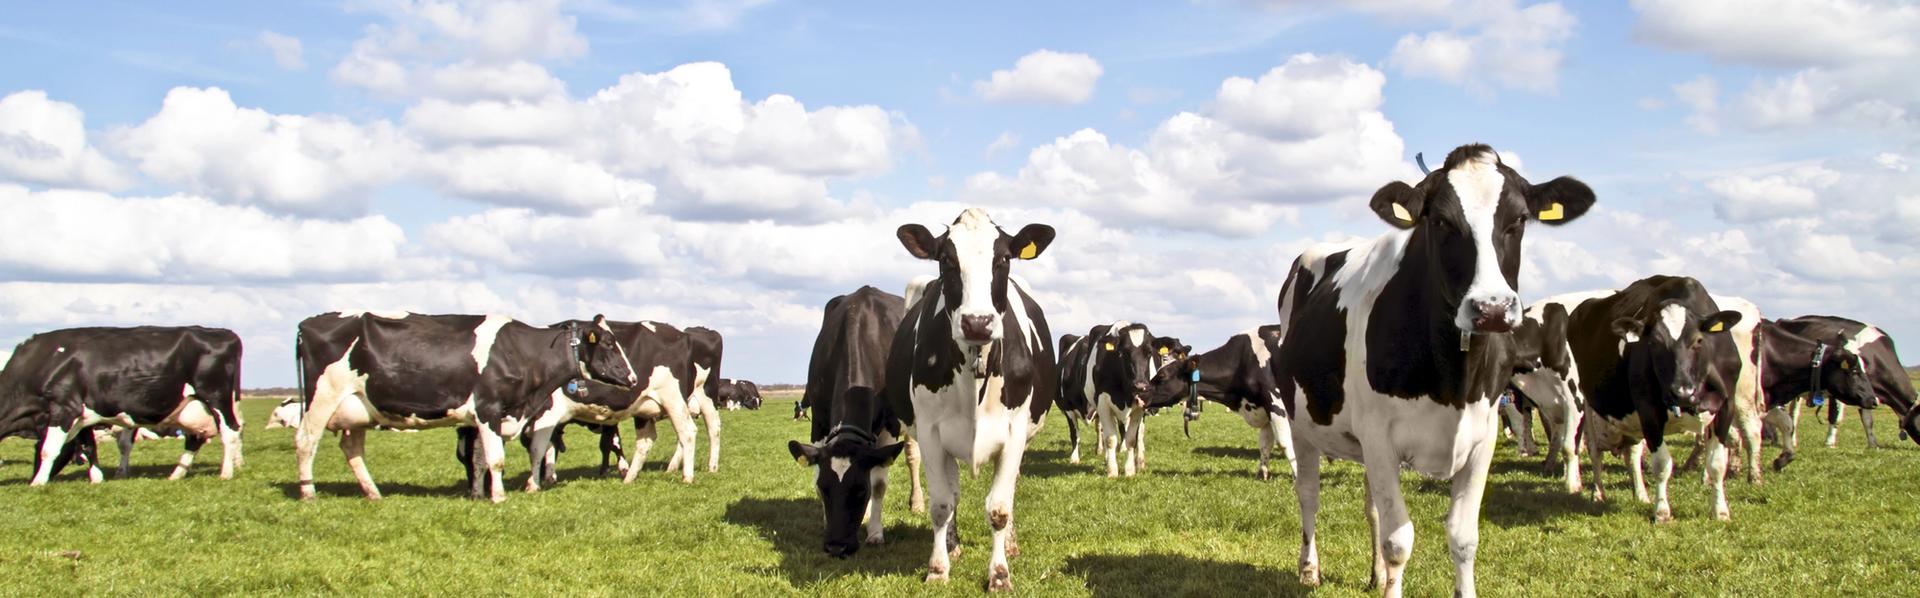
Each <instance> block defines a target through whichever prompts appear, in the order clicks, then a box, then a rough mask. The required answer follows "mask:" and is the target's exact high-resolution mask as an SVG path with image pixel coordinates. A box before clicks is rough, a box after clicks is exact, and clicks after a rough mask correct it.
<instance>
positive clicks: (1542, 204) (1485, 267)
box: [1371, 144, 1594, 332]
mask: <svg viewBox="0 0 1920 598" xmlns="http://www.w3.org/2000/svg"><path fill="white" fill-rule="evenodd" d="M1593 202H1594V197H1593V190H1592V189H1590V188H1588V187H1587V185H1586V184H1585V183H1582V182H1580V181H1577V180H1574V179H1573V178H1571V177H1560V178H1557V179H1553V180H1551V181H1547V182H1546V183H1542V184H1539V185H1533V184H1529V183H1528V182H1527V180H1526V179H1524V178H1521V177H1520V174H1519V173H1517V172H1514V170H1513V169H1512V168H1508V167H1507V166H1506V165H1505V164H1502V163H1500V156H1499V155H1498V154H1495V153H1494V151H1493V148H1491V147H1487V146H1485V145H1479V144H1474V145H1464V146H1461V147H1459V148H1458V149H1455V150H1453V152H1452V153H1450V154H1447V161H1446V165H1445V166H1442V167H1441V168H1440V169H1439V170H1435V171H1433V172H1432V173H1429V174H1428V175H1427V177H1426V178H1425V179H1423V180H1421V181H1420V184H1419V185H1417V186H1409V185H1407V184H1406V183H1402V182H1397V181H1396V182H1392V183H1388V184H1387V186H1385V187H1381V188H1380V190H1379V191H1376V192H1374V194H1373V200H1372V202H1371V205H1372V207H1373V211H1374V213H1375V214H1378V215H1379V216H1380V219H1382V220H1385V221H1387V224H1391V225H1393V226H1395V227H1398V228H1400V229H1402V230H1408V231H1411V233H1410V238H1409V239H1408V241H1407V252H1408V255H1409V256H1417V257H1410V259H1419V260H1422V261H1424V262H1425V263H1416V264H1412V265H1413V266H1416V267H1422V268H1424V270H1425V271H1426V272H1427V273H1428V274H1427V276H1428V277H1429V278H1430V280H1429V281H1427V283H1428V284H1429V285H1431V286H1430V287H1429V288H1433V289H1436V290H1438V292H1439V293H1440V294H1441V297H1442V298H1443V299H1444V300H1445V301H1446V302H1447V303H1446V304H1447V305H1448V306H1450V307H1453V309H1454V317H1453V323H1454V325H1455V326H1456V327H1458V328H1459V329H1460V330H1461V331H1465V332H1506V331H1508V330H1511V329H1512V328H1513V327H1514V325H1516V324H1518V323H1519V322H1520V294H1519V290H1518V289H1519V284H1520V282H1519V281H1520V239H1521V237H1522V236H1523V235H1524V234H1525V233H1526V230H1527V222H1528V221H1532V220H1538V221H1540V222H1544V223H1547V224H1550V225H1556V226H1557V225H1560V224H1565V223H1567V222H1571V221H1572V220H1574V219H1576V218H1579V217H1580V215H1581V214H1585V213H1586V212H1587V209H1588V208H1590V207H1592V206H1593Z"/></svg>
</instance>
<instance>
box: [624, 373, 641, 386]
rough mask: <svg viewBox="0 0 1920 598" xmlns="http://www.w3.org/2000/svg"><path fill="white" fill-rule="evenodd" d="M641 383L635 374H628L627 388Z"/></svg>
mask: <svg viewBox="0 0 1920 598" xmlns="http://www.w3.org/2000/svg"><path fill="white" fill-rule="evenodd" d="M639 383H640V377H639V376H635V375H633V372H627V386H633V385H635V384H639Z"/></svg>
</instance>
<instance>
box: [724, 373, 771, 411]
mask: <svg viewBox="0 0 1920 598" xmlns="http://www.w3.org/2000/svg"><path fill="white" fill-rule="evenodd" d="M760 401H761V399H760V386H759V385H757V384H754V383H753V381H752V380H728V379H726V378H721V379H720V396H719V397H718V402H719V404H720V408H722V409H726V410H728V411H733V410H737V409H746V410H749V411H757V410H759V409H760Z"/></svg>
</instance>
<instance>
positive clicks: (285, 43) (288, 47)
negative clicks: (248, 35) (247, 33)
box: [255, 31, 307, 71]
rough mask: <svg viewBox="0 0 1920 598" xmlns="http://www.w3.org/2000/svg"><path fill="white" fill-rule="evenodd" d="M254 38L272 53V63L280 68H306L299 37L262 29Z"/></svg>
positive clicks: (292, 69) (290, 69)
mask: <svg viewBox="0 0 1920 598" xmlns="http://www.w3.org/2000/svg"><path fill="white" fill-rule="evenodd" d="M255 39H257V40H258V41H259V42H260V45H262V46H265V47H266V48H267V52H269V53H272V54H273V63H274V64H277V65H280V68H283V69H286V70H289V71H297V70H301V69H304V68H307V59H306V57H305V53H304V52H302V51H301V48H300V38H297V37H294V36H291V35H287V34H284V33H277V32H273V31H262V32H260V35H259V36H257V37H256V38H255Z"/></svg>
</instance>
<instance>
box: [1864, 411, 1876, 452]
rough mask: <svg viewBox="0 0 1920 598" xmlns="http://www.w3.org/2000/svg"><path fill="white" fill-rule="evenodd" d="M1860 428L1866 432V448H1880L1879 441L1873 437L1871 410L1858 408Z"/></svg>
mask: <svg viewBox="0 0 1920 598" xmlns="http://www.w3.org/2000/svg"><path fill="white" fill-rule="evenodd" d="M1860 427H1862V428H1865V429H1866V431H1867V448H1870V449H1877V448H1880V441H1879V439H1876V438H1874V437H1873V410H1872V409H1868V408H1865V407H1861V408H1860Z"/></svg>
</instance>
